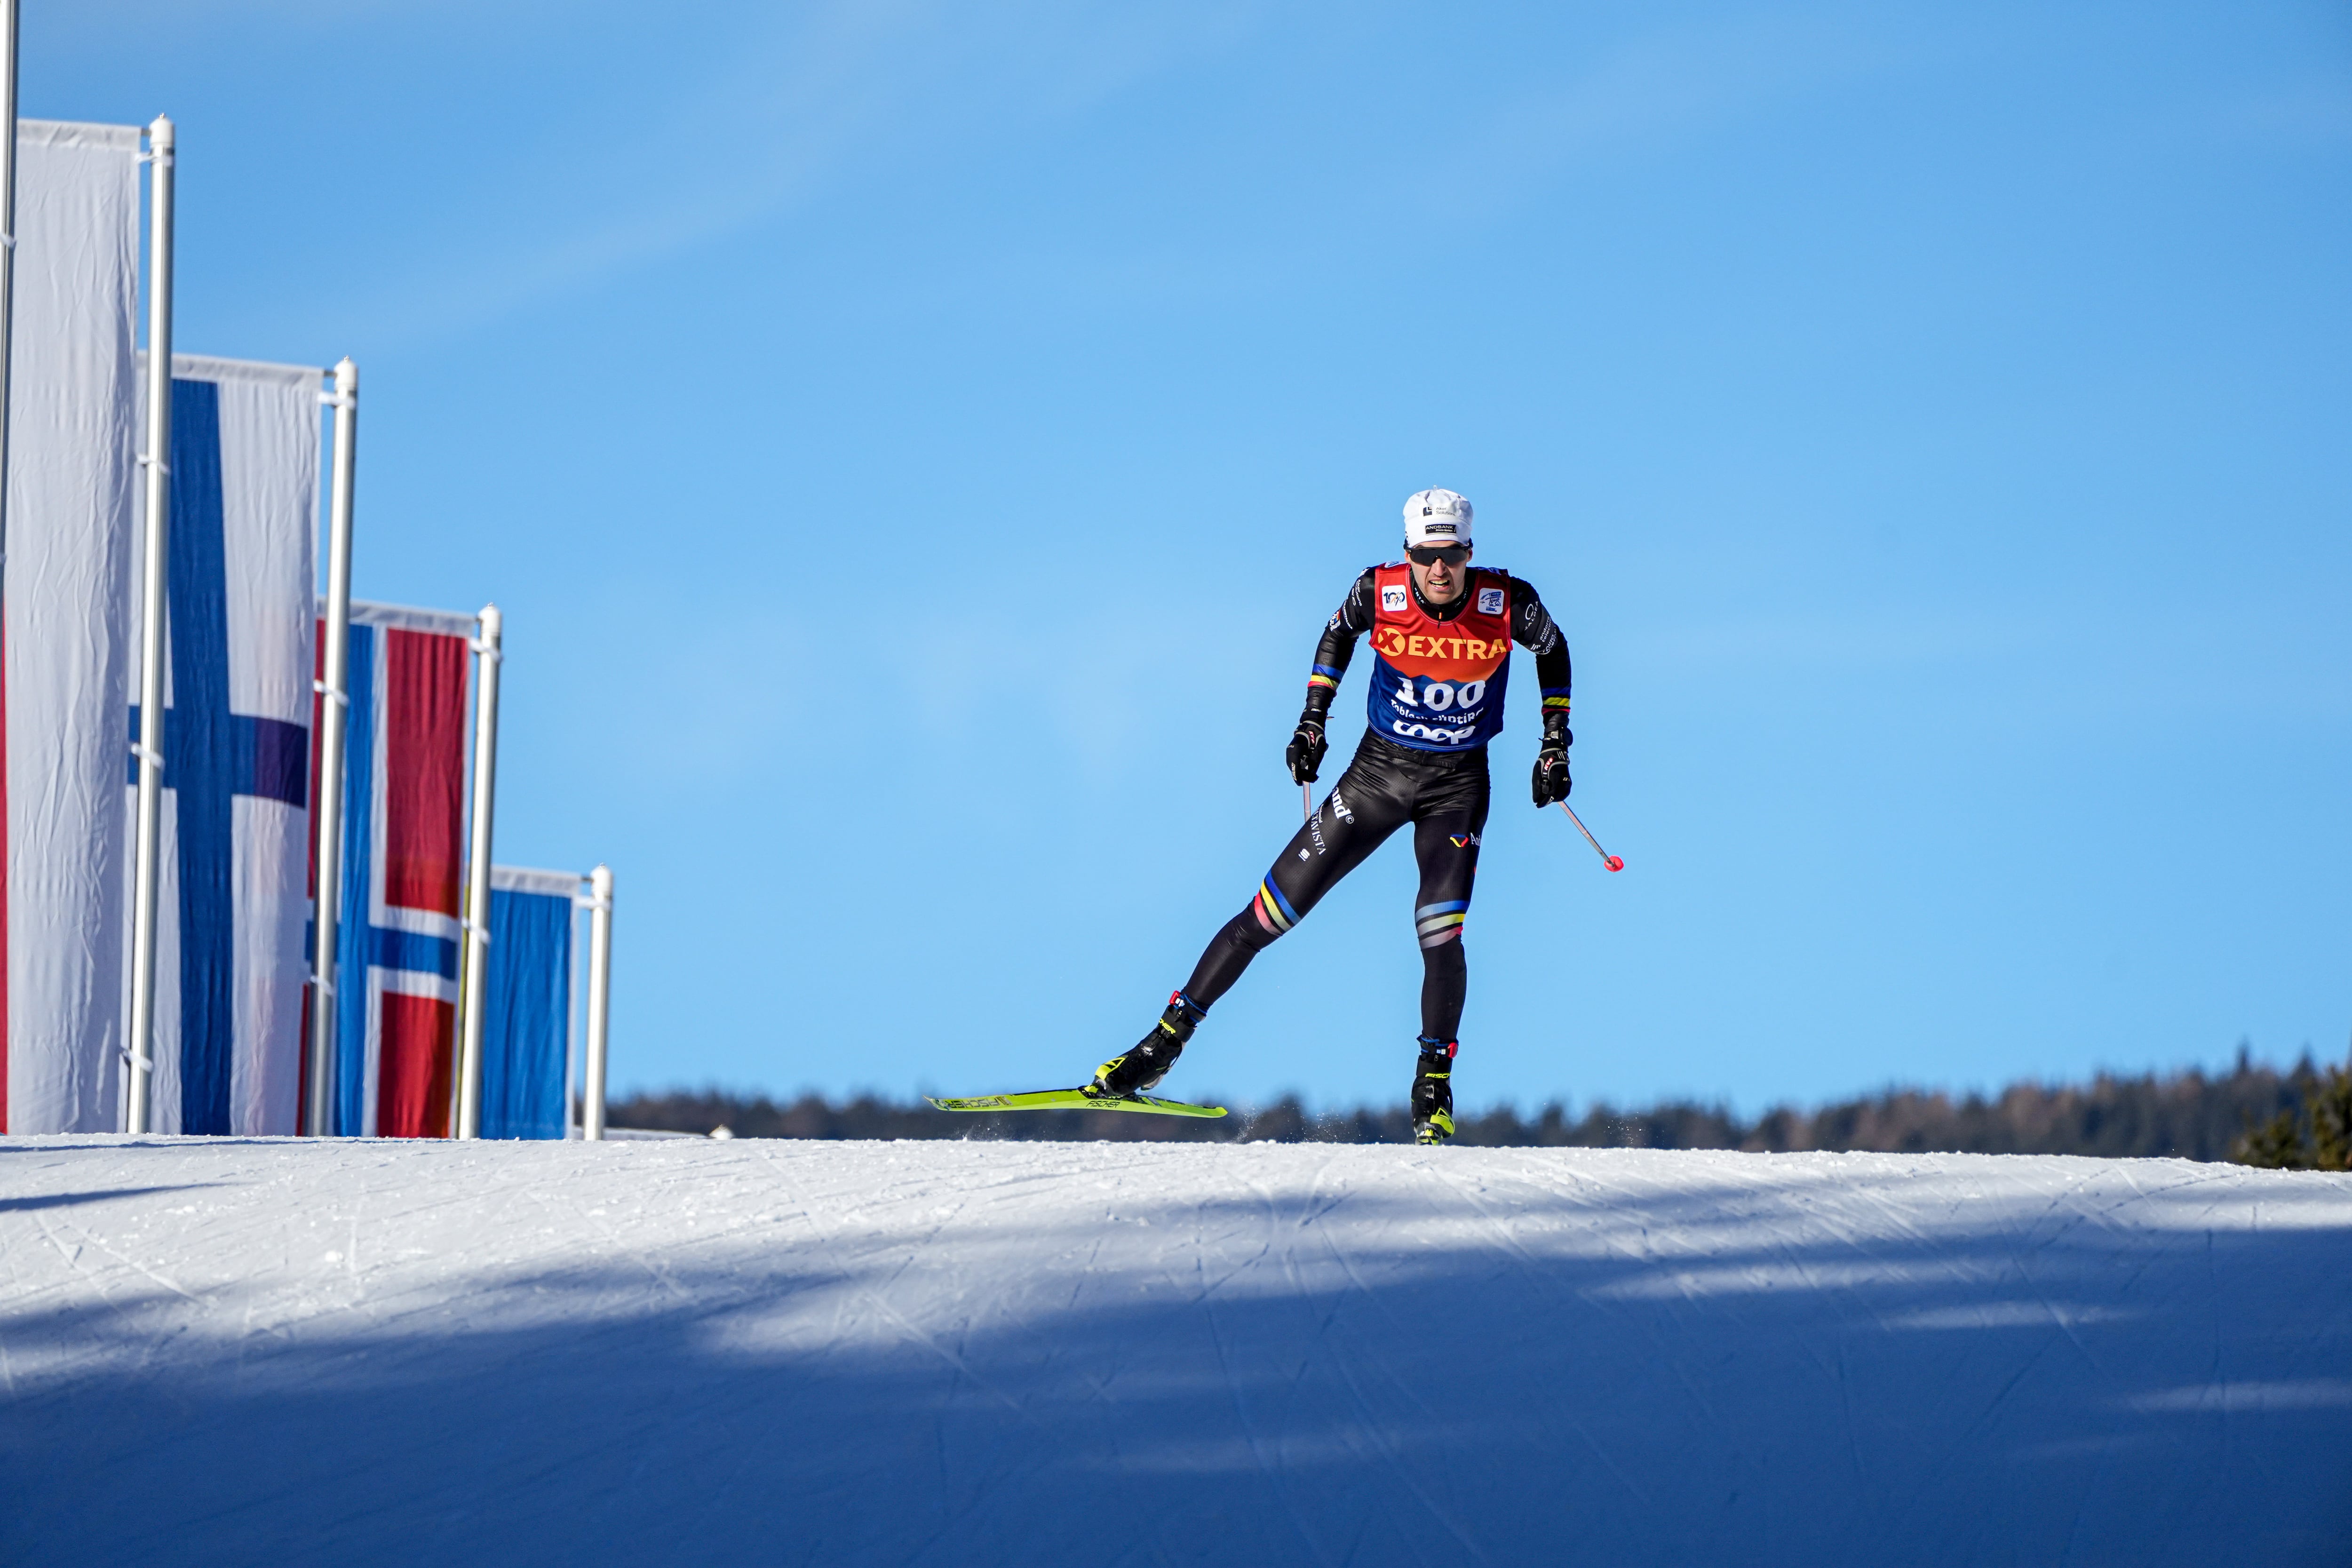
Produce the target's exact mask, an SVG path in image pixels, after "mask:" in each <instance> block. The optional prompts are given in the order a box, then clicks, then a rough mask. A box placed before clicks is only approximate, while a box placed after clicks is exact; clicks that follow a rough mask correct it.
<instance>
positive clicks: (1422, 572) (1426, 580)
mask: <svg viewBox="0 0 2352 1568" xmlns="http://www.w3.org/2000/svg"><path fill="white" fill-rule="evenodd" d="M1408 564H1410V565H1411V566H1412V585H1413V586H1414V587H1416V588H1418V589H1420V590H1421V596H1422V597H1423V598H1424V599H1427V600H1428V601H1429V602H1430V603H1431V604H1433V605H1450V604H1452V603H1453V602H1454V600H1456V599H1458V598H1460V597H1461V596H1462V590H1463V589H1464V588H1465V587H1467V586H1468V585H1469V583H1470V558H1469V553H1468V549H1467V547H1466V546H1465V550H1464V554H1463V558H1462V564H1461V565H1459V566H1449V565H1447V564H1446V563H1444V561H1443V560H1439V561H1433V562H1431V563H1429V564H1428V565H1426V566H1423V564H1422V563H1420V562H1418V561H1412V562H1409V563H1408Z"/></svg>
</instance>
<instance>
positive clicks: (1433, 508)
mask: <svg viewBox="0 0 2352 1568" xmlns="http://www.w3.org/2000/svg"><path fill="white" fill-rule="evenodd" d="M1469 542H1470V500H1469V498H1468V497H1466V496H1459V495H1456V494H1454V492H1453V491H1452V490H1423V491H1421V492H1419V493H1418V494H1416V495H1413V496H1410V497H1408V498H1407V499H1406V500H1405V503H1404V547H1405V548H1406V549H1407V550H1411V549H1412V547H1413V546H1414V545H1416V544H1467V543H1469Z"/></svg>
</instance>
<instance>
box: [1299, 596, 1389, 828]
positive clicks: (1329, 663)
mask: <svg viewBox="0 0 2352 1568" xmlns="http://www.w3.org/2000/svg"><path fill="white" fill-rule="evenodd" d="M1376 592H1377V589H1376V587H1375V586H1374V584H1373V581H1372V569H1371V568H1370V567H1366V568H1365V569H1364V572H1363V574H1362V575H1360V576H1359V577H1358V578H1357V579H1356V580H1355V582H1354V583H1352V584H1349V588H1348V596H1347V597H1346V598H1344V599H1342V600H1340V601H1339V610H1338V611H1337V612H1336V613H1335V614H1333V616H1331V619H1330V622H1329V624H1328V625H1327V626H1324V628H1323V636H1322V637H1321V638H1320V639H1319V640H1318V642H1317V643H1316V645H1315V668H1313V669H1312V670H1311V671H1309V672H1308V674H1307V706H1306V708H1305V709H1304V710H1302V711H1301V712H1300V713H1299V715H1298V728H1297V730H1294V731H1291V736H1290V744H1289V745H1288V746H1287V747H1286V748H1284V750H1283V753H1282V760H1283V761H1284V762H1285V763H1287V764H1289V767H1290V777H1291V780H1292V782H1293V783H1296V784H1313V783H1314V782H1315V774H1316V773H1317V771H1318V769H1320V768H1321V767H1322V765H1323V753H1324V752H1325V751H1326V750H1328V746H1329V742H1327V741H1326V740H1325V739H1324V737H1323V729H1324V721H1325V719H1326V718H1328V716H1329V714H1330V712H1331V700H1332V699H1333V698H1335V697H1337V696H1338V695H1339V678H1340V677H1341V676H1343V675H1345V674H1347V673H1348V661H1349V659H1350V658H1354V657H1355V655H1356V639H1357V638H1358V637H1362V636H1363V635H1364V634H1365V633H1366V632H1367V631H1370V629H1371V626H1372V602H1373V595H1374V594H1375V593H1376Z"/></svg>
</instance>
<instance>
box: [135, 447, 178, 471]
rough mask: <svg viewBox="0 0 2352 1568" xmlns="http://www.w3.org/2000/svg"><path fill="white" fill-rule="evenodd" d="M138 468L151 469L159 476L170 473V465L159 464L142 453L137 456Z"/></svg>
mask: <svg viewBox="0 0 2352 1568" xmlns="http://www.w3.org/2000/svg"><path fill="white" fill-rule="evenodd" d="M139 466H140V467H141V468H152V469H154V470H155V471H156V472H157V473H159V474H168V473H170V472H171V471H172V465H171V464H169V463H159V462H157V461H156V460H155V459H154V458H151V457H149V456H148V455H147V454H146V453H144V452H142V453H140V454H139Z"/></svg>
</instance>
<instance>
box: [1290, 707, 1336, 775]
mask: <svg viewBox="0 0 2352 1568" xmlns="http://www.w3.org/2000/svg"><path fill="white" fill-rule="evenodd" d="M1329 749H1330V748H1329V743H1328V742H1326V741H1325V740H1324V739H1323V721H1321V720H1320V719H1301V720H1300V721H1298V728H1297V730H1295V731H1292V732H1291V736H1290V744H1289V745H1288V746H1286V747H1285V748H1284V750H1283V753H1282V760H1283V761H1284V762H1285V763H1287V764H1288V765H1289V767H1290V782H1291V783H1293V784H1313V783H1314V782H1315V773H1316V770H1318V769H1319V768H1320V767H1322V765H1323V753H1324V752H1326V751H1328V750H1329Z"/></svg>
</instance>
